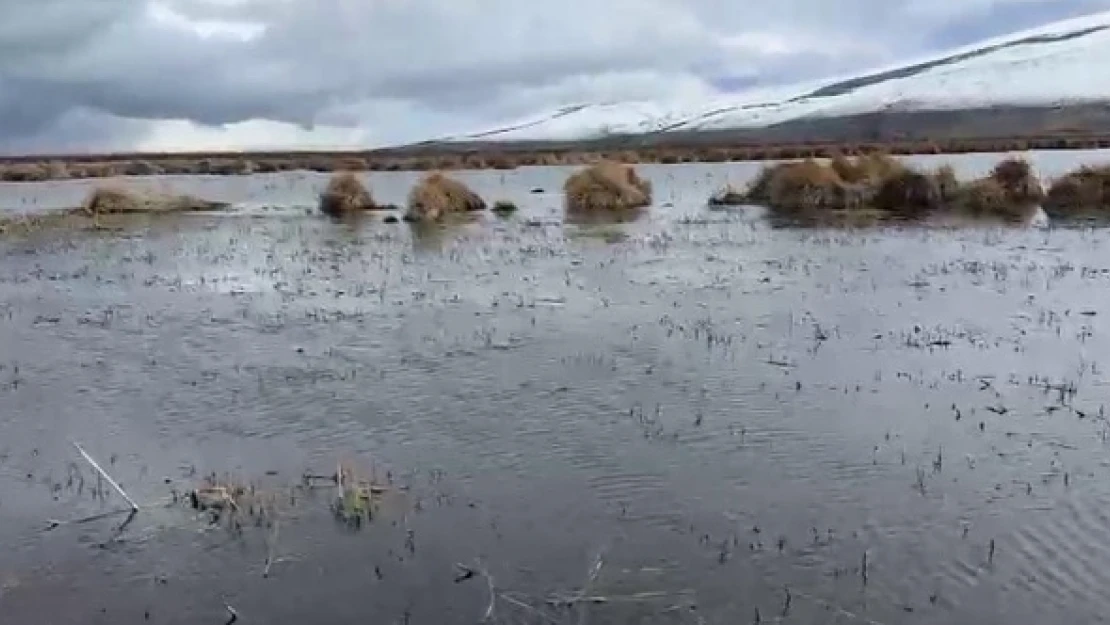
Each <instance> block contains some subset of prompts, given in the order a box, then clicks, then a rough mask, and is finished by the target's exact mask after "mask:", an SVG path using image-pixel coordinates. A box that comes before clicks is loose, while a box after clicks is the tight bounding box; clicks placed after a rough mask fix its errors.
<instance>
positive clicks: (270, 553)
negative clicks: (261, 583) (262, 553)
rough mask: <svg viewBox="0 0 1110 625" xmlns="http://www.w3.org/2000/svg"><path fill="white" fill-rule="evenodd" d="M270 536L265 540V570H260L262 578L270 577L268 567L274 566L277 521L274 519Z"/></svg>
mask: <svg viewBox="0 0 1110 625" xmlns="http://www.w3.org/2000/svg"><path fill="white" fill-rule="evenodd" d="M271 527H272V530H273V531H271V532H270V536H269V537H268V538H267V540H266V568H264V569H262V577H269V576H270V567H271V566H273V565H274V552H275V551H276V550H277V539H278V529H279V528H278V521H277V519H274V521H273V524H272V525H271Z"/></svg>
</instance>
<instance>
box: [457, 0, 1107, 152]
mask: <svg viewBox="0 0 1110 625" xmlns="http://www.w3.org/2000/svg"><path fill="white" fill-rule="evenodd" d="M1106 58H1110V11H1108V12H1103V13H1098V14H1094V15H1088V16H1084V17H1080V18H1073V19H1069V20H1064V21H1059V22H1053V23H1051V24H1047V25H1044V26H1040V27H1038V28H1034V29H1029V30H1025V31H1021V32H1016V33H1011V34H1009V35H1005V36H1002V37H994V38H991V39H987V40H984V41H980V42H978V43H975V44H973V45H969V46H963V47H961V48H957V49H954V50H950V51H948V52H946V53H942V54H938V55H933V56H930V57H926V58H921V59H915V60H912V61H908V62H904V63H900V64H898V65H895V66H889V67H884V68H878V69H875V70H872V71H868V72H862V73H859V74H855V75H852V76H842V77H837V78H829V79H826V80H822V81H817V82H809V83H805V84H799V85H792V86H788V87H776V88H772V89H754V90H749V91H744V92H740V93H733V94H721V95H720V96H717V97H715V98H713V99H712V101H699V102H688V101H687V102H616V103H606V104H585V105H578V106H574V107H565V108H563V109H561V110H559V111H557V112H555V113H546V114H541V115H536V116H534V117H532V118H530V119H527V120H522V121H519V122H516V123H512V124H504V125H502V126H500V127H499V128H496V129H492V130H488V131H485V132H481V133H470V134H466V135H459V136H455V137H450V138H447V139H445V140H447V141H474V140H486V141H535V140H540V141H542V140H580V139H593V138H600V137H604V136H606V135H612V134H636V133H645V132H656V131H666V130H686V131H689V130H720V129H729V128H759V127H764V126H770V125H774V124H778V123H782V122H787V121H791V120H796V119H801V118H806V117H839V116H844V115H852V114H858V113H868V112H873V111H880V110H936V109H958V108H971V107H982V106H991V105H1029V104H1034V105H1053V104H1065V103H1075V102H1084V101H1094V100H1110V72H1104V71H1100V70H1099V69H1098V68H1099V67H1101V66H1102V63H1103V62H1104V59H1106Z"/></svg>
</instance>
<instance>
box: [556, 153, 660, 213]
mask: <svg viewBox="0 0 1110 625" xmlns="http://www.w3.org/2000/svg"><path fill="white" fill-rule="evenodd" d="M651 191H652V189H651V181H650V180H646V179H644V178H641V177H640V176H639V175H638V174H637V173H636V169H635V168H634V167H632V166H631V165H625V164H623V163H615V162H612V161H603V162H600V163H597V164H595V165H591V166H589V167H587V168H585V169H581V170H579V171H577V172H575V173H574V174H572V175H571V176H570V177H569V178H567V181H566V182H565V183H564V184H563V193H564V194H565V195H566V202H567V210H568V211H573V212H585V211H613V210H632V209H637V208H644V207H646V206H650V205H651Z"/></svg>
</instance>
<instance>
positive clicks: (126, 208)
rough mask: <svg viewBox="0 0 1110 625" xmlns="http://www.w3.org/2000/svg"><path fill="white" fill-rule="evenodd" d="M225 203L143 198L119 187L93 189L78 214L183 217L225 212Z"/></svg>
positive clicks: (170, 197) (189, 198) (186, 198)
mask: <svg viewBox="0 0 1110 625" xmlns="http://www.w3.org/2000/svg"><path fill="white" fill-rule="evenodd" d="M227 208H228V205H227V204H226V203H223V202H212V201H209V200H202V199H200V198H195V197H192V196H189V195H158V194H140V193H133V192H131V191H126V190H124V189H120V188H117V187H97V188H95V189H93V190H92V191H91V192H90V193H89V195H88V197H87V198H85V203H84V204H83V205H82V206H81V208H79V209H77V212H79V213H82V214H85V215H90V216H95V215H121V214H127V213H183V212H194V211H207V210H225V209H227Z"/></svg>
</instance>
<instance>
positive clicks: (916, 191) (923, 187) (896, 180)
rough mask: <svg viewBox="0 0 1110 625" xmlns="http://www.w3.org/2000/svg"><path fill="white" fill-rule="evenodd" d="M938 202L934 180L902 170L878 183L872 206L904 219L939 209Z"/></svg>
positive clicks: (921, 174) (939, 195) (939, 193)
mask: <svg viewBox="0 0 1110 625" xmlns="http://www.w3.org/2000/svg"><path fill="white" fill-rule="evenodd" d="M942 202H943V197H942V195H941V189H940V185H939V184H938V182H937V180H936V178H935V177H934V176H931V175H929V174H923V173H921V172H918V171H913V170H910V169H902V170H901V171H899V172H897V173H895V174H892V175H890V176H888V177H887V178H885V179H883V180H882V182H880V183H879V185H878V188H877V189H876V190H875V196H874V198H873V199H872V206H873V207H874V208H876V209H879V210H885V211H889V212H892V213H899V214H903V215H907V216H923V215H925V214H927V213H929V212H930V211H933V210H935V209H937V208H939V207H940V206H941V203H942Z"/></svg>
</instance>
